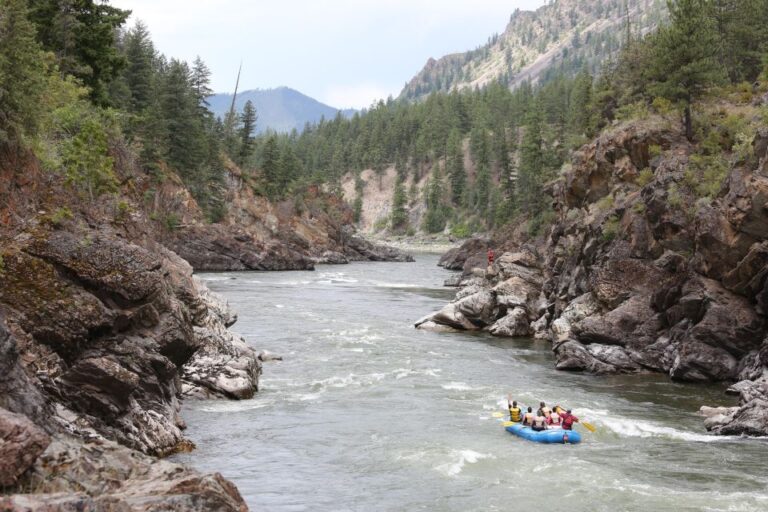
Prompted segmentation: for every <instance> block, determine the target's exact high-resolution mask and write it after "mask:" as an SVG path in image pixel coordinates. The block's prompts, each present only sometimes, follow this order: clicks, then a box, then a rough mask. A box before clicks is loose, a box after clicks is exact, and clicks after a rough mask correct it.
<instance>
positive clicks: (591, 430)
mask: <svg viewBox="0 0 768 512" xmlns="http://www.w3.org/2000/svg"><path fill="white" fill-rule="evenodd" d="M581 424H582V425H584V428H585V429H587V430H589V431H590V432H594V431H595V430H597V429H596V428H595V426H594V425H593V424H591V423H587V422H586V421H582V422H581Z"/></svg>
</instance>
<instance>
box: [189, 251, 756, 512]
mask: <svg viewBox="0 0 768 512" xmlns="http://www.w3.org/2000/svg"><path fill="white" fill-rule="evenodd" d="M436 263H437V255H432V254H422V255H417V261H416V263H355V264H351V265H345V266H321V267H319V268H318V269H317V270H316V271H315V272H271V273H228V274H201V275H200V277H201V278H202V279H203V280H204V281H205V282H206V283H207V285H208V286H209V287H210V288H211V289H213V290H216V291H218V292H220V293H222V294H223V295H224V296H226V297H227V299H229V301H230V303H231V304H232V305H233V306H234V308H235V309H236V310H237V312H238V313H239V321H238V323H237V324H236V325H235V326H234V327H233V329H234V330H235V331H237V332H239V333H241V334H242V335H244V336H245V338H246V339H247V341H248V342H249V343H250V344H251V345H252V346H254V347H256V348H257V349H258V350H268V351H270V352H274V353H275V354H278V355H281V356H283V358H284V360H283V361H282V362H270V363H265V365H264V375H263V377H262V380H261V390H260V392H259V393H258V394H257V396H256V397H255V398H253V399H252V400H245V401H240V402H232V401H223V400H222V401H200V402H197V401H188V402H186V403H185V406H184V410H183V415H184V418H185V419H186V420H187V423H188V424H189V428H188V431H187V435H188V436H189V437H190V438H191V439H192V440H193V441H194V442H195V443H196V444H197V447H198V448H197V450H196V451H194V452H193V453H191V454H183V455H178V456H176V457H174V459H175V460H178V461H182V462H185V463H187V464H190V465H191V466H193V467H195V468H197V469H200V470H203V471H208V472H212V471H219V472H221V473H222V474H223V475H224V476H225V477H227V478H229V479H231V480H232V481H233V482H234V483H235V484H236V485H237V486H238V488H239V489H240V492H241V493H242V494H243V497H244V498H245V500H246V501H247V503H248V505H249V506H250V507H251V509H252V510H254V511H268V512H272V511H280V512H284V511H285V512H288V511H291V512H293V511H313V512H320V511H401V510H407V511H410V510H427V511H481V510H482V511H486V510H489V511H492V510H504V511H508V510H514V509H517V508H520V507H526V508H528V507H530V509H536V510H542V511H549V510H569V511H585V512H598V511H611V512H616V511H640V510H643V511H646V510H650V511H654V512H660V511H675V512H681V511H709V510H718V511H719V510H733V511H765V510H768V443H766V442H765V441H764V440H757V439H726V438H718V437H713V436H709V435H707V434H706V433H705V431H704V428H703V426H702V420H701V418H700V417H698V416H697V415H696V414H695V412H696V411H697V409H698V407H699V406H700V405H702V404H713V405H714V404H726V403H730V402H729V401H732V400H731V399H729V398H727V397H725V396H724V395H723V390H724V388H723V387H722V386H695V385H687V384H680V383H673V382H670V381H669V379H667V378H666V377H664V376H654V375H651V376H648V375H644V376H619V377H594V376H589V375H582V374H575V373H564V372H557V371H555V370H554V369H553V358H552V355H551V351H550V346H549V344H548V343H545V342H541V341H534V340H527V339H522V340H509V339H497V338H493V337H491V336H489V335H486V334H472V333H459V334H439V333H431V332H423V331H418V330H416V329H414V328H413V322H414V321H415V320H417V319H418V318H420V317H421V316H423V315H425V314H427V313H430V312H432V311H434V310H436V309H439V308H440V307H442V306H443V305H444V304H445V303H446V302H447V301H448V300H450V299H451V298H452V296H453V290H451V289H447V288H443V287H442V282H443V280H444V279H445V278H447V277H448V276H449V275H450V273H449V272H447V271H445V270H443V269H441V268H439V267H437V266H436ZM508 392H511V393H512V394H513V396H514V397H516V398H517V399H518V400H520V401H522V402H524V403H525V404H529V405H534V404H536V403H538V402H539V401H540V400H544V401H546V402H547V403H548V404H551V405H554V404H556V403H557V404H562V405H566V406H570V407H572V408H573V409H574V412H575V413H576V415H577V416H579V417H581V418H582V419H585V420H587V421H589V422H591V423H592V424H594V425H595V426H596V427H597V431H596V432H595V433H594V434H593V433H589V432H587V431H585V430H583V428H582V429H581V431H582V432H583V437H584V441H583V442H582V443H581V444H579V445H540V444H536V443H531V442H529V441H525V440H522V439H519V438H516V437H514V436H512V435H510V434H508V433H507V432H505V431H504V429H503V426H502V424H501V422H500V420H499V419H497V418H494V417H493V413H494V412H497V411H503V410H504V408H505V403H506V394H507V393H508ZM579 428H581V427H579Z"/></svg>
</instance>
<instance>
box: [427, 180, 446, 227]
mask: <svg viewBox="0 0 768 512" xmlns="http://www.w3.org/2000/svg"><path fill="white" fill-rule="evenodd" d="M442 181H443V180H442V176H441V173H440V166H439V165H438V166H435V169H434V171H433V173H432V178H431V179H430V181H429V188H428V189H427V198H426V199H427V213H426V215H425V216H424V230H425V231H426V232H427V233H439V232H441V231H442V230H443V229H445V223H446V217H447V216H446V212H445V208H444V205H443V183H442Z"/></svg>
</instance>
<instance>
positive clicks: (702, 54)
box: [652, 0, 725, 140]
mask: <svg viewBox="0 0 768 512" xmlns="http://www.w3.org/2000/svg"><path fill="white" fill-rule="evenodd" d="M667 5H668V7H669V14H670V25H669V26H668V27H664V28H662V29H660V32H659V41H658V42H659V44H658V45H657V47H656V48H655V50H656V52H655V56H654V61H653V63H654V64H655V68H654V70H653V74H654V76H655V83H654V85H653V88H652V89H653V91H654V92H655V93H656V94H657V95H659V96H662V97H665V98H668V99H670V100H673V101H679V102H682V104H683V107H684V112H685V116H684V121H683V123H684V129H685V135H686V137H687V138H688V140H691V139H692V138H693V125H692V122H691V105H692V104H693V102H694V101H695V100H696V99H697V98H698V97H699V96H700V95H701V94H702V92H703V91H704V90H705V89H706V88H708V87H710V86H712V85H716V84H719V83H722V82H723V81H724V79H725V76H724V73H723V70H722V66H720V64H719V63H718V62H717V55H718V48H719V45H720V40H719V38H718V33H717V27H716V24H715V16H714V5H713V0H674V1H673V0H670V1H668V2H667Z"/></svg>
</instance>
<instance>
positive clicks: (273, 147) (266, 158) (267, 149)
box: [261, 133, 283, 199]
mask: <svg viewBox="0 0 768 512" xmlns="http://www.w3.org/2000/svg"><path fill="white" fill-rule="evenodd" d="M261 170H262V172H263V173H264V182H265V191H266V193H267V197H269V198H272V199H275V198H277V197H278V196H279V195H280V194H282V192H283V190H282V188H281V175H280V174H281V173H280V148H279V146H278V141H277V135H275V134H274V133H273V134H270V135H269V136H268V137H267V140H266V141H264V147H263V148H262V150H261Z"/></svg>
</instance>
